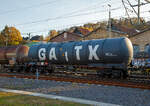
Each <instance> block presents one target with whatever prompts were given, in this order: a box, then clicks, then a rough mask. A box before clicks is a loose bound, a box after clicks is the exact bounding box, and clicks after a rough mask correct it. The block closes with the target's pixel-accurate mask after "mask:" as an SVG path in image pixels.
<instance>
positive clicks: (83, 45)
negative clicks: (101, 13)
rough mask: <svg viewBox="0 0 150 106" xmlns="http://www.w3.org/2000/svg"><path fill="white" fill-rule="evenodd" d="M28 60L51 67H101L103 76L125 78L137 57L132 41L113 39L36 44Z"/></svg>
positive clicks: (30, 51) (99, 72)
mask: <svg viewBox="0 0 150 106" xmlns="http://www.w3.org/2000/svg"><path fill="white" fill-rule="evenodd" d="M28 57H29V58H30V59H31V60H32V61H36V62H45V61H47V62H48V63H50V64H51V65H69V66H70V65H71V66H82V65H87V66H94V67H101V68H103V70H99V71H98V74H99V75H102V76H103V75H109V76H119V77H122V76H123V77H125V76H126V73H127V66H128V65H129V64H130V62H131V60H132V57H133V46H132V43H131V41H130V40H129V39H128V38H125V37H122V38H110V39H97V40H87V41H74V42H63V43H56V42H55V43H48V44H38V45H32V46H31V47H30V49H29V53H28Z"/></svg>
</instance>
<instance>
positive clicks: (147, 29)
mask: <svg viewBox="0 0 150 106" xmlns="http://www.w3.org/2000/svg"><path fill="white" fill-rule="evenodd" d="M149 30H150V27H149V28H146V29H144V30H142V31H140V32H137V33H135V34H133V35H132V36H130V37H134V36H136V35H139V34H141V33H144V32H146V31H149ZM130 37H129V38H130Z"/></svg>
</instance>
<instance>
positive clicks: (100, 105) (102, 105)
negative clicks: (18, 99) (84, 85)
mask: <svg viewBox="0 0 150 106" xmlns="http://www.w3.org/2000/svg"><path fill="white" fill-rule="evenodd" d="M0 91H2V92H11V93H18V94H25V95H30V96H39V97H44V98H49V99H56V100H63V101H69V102H76V103H81V104H88V105H94V106H120V105H116V104H110V103H102V102H96V101H91V100H85V99H78V98H71V97H64V96H56V95H49V94H42V93H33V92H27V91H21V90H10V89H2V88H0Z"/></svg>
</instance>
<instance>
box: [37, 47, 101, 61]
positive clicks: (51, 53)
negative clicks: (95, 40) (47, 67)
mask: <svg viewBox="0 0 150 106" xmlns="http://www.w3.org/2000/svg"><path fill="white" fill-rule="evenodd" d="M98 47H99V45H95V46H94V47H93V46H92V45H89V46H88V48H87V49H88V50H89V57H87V58H88V59H89V60H93V59H95V60H99V57H98V55H97V53H96V52H97V49H98ZM82 48H83V47H82V46H81V45H80V46H75V47H74V49H75V53H76V60H79V61H80V60H81V59H80V51H81V50H82ZM64 54H65V60H66V61H67V62H68V61H69V58H68V52H67V51H66V52H65V53H64ZM38 56H39V59H40V60H46V49H45V48H40V49H39V51H38ZM48 56H49V60H58V59H57V57H56V51H55V47H52V48H51V49H50V50H49V55H48Z"/></svg>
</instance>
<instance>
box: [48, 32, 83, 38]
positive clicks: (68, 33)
mask: <svg viewBox="0 0 150 106" xmlns="http://www.w3.org/2000/svg"><path fill="white" fill-rule="evenodd" d="M64 33H68V34H72V35H75V36H79V37H83V35H81V34H77V33H72V32H68V31H63V32H62V33H60V34H58V35H56V36H54V37H52V38H51V39H50V40H52V39H54V38H56V37H58V36H60V35H62V34H64Z"/></svg>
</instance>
